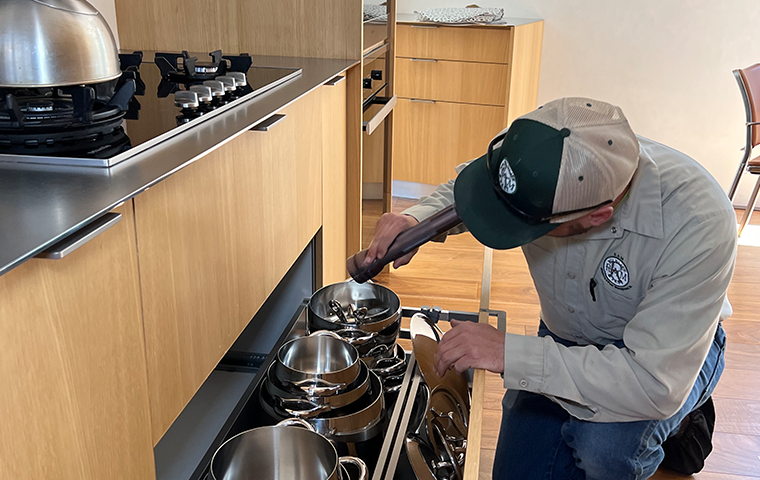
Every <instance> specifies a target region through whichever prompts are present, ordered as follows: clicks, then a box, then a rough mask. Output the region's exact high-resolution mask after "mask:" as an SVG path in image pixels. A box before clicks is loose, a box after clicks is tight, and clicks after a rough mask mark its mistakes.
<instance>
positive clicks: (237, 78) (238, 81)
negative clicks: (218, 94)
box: [227, 72, 248, 87]
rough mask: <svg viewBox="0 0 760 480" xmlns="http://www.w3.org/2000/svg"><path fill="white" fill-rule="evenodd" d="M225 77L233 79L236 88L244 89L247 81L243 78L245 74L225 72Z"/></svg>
mask: <svg viewBox="0 0 760 480" xmlns="http://www.w3.org/2000/svg"><path fill="white" fill-rule="evenodd" d="M227 76H228V77H232V78H234V79H235V85H237V86H238V87H245V86H246V84H248V79H247V78H246V77H245V73H243V72H227Z"/></svg>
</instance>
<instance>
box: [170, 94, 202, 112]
mask: <svg viewBox="0 0 760 480" xmlns="http://www.w3.org/2000/svg"><path fill="white" fill-rule="evenodd" d="M174 105H175V106H177V107H181V108H198V94H197V93H195V92H188V91H184V90H182V91H179V92H177V93H175V94H174Z"/></svg>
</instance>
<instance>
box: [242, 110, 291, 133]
mask: <svg viewBox="0 0 760 480" xmlns="http://www.w3.org/2000/svg"><path fill="white" fill-rule="evenodd" d="M286 117H287V115H283V114H281V113H278V114H276V115H272V116H271V117H269V118H267V119H266V120H264V121H263V122H261V123H259V124H258V125H256V126H254V127H251V130H253V131H254V132H268V131H269V130H271V129H272V127H274V126H275V125H277V124H278V123H280V122H282V121H283V120H285V118H286Z"/></svg>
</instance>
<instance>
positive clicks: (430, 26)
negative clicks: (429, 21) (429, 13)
mask: <svg viewBox="0 0 760 480" xmlns="http://www.w3.org/2000/svg"><path fill="white" fill-rule="evenodd" d="M412 28H438V25H412Z"/></svg>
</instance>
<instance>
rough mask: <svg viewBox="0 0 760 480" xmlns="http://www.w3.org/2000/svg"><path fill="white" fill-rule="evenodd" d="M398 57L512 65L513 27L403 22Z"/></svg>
mask: <svg viewBox="0 0 760 480" xmlns="http://www.w3.org/2000/svg"><path fill="white" fill-rule="evenodd" d="M396 28H397V33H396V34H397V40H396V56H397V57H411V58H415V57H416V58H436V59H439V60H458V61H462V62H482V63H504V64H506V63H509V57H510V47H511V45H510V43H511V40H512V35H511V33H512V32H511V31H510V28H509V27H503V28H499V27H472V26H464V27H459V26H440V25H431V24H409V23H399V24H398V26H397V27H396Z"/></svg>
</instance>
